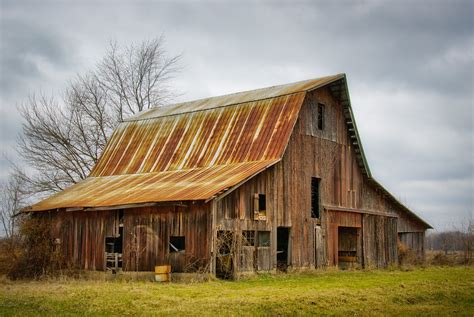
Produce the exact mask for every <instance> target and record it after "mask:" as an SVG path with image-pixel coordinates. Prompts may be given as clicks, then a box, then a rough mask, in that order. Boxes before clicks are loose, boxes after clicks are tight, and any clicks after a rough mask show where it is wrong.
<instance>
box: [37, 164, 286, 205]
mask: <svg viewBox="0 0 474 317" xmlns="http://www.w3.org/2000/svg"><path fill="white" fill-rule="evenodd" d="M276 162H278V160H268V161H258V162H245V163H238V164H230V165H219V166H213V167H203V168H194V169H188V170H173V171H166V172H158V173H145V174H123V175H112V176H102V177H88V178H87V179H85V180H84V181H82V182H80V183H78V184H75V185H73V186H71V187H69V188H67V189H66V190H64V191H62V192H59V193H57V194H55V195H53V196H51V197H50V198H48V199H45V200H43V201H41V202H39V203H38V204H36V205H34V206H32V208H31V209H30V211H40V210H51V209H57V208H90V207H96V208H97V207H110V206H122V205H128V204H140V203H150V202H160V201H184V200H205V199H209V198H212V197H213V196H214V195H215V194H217V193H220V192H222V191H224V190H225V189H227V188H229V187H231V186H233V185H235V184H237V183H239V182H241V181H243V180H246V179H248V178H250V177H252V176H253V175H255V174H257V173H259V172H260V171H262V170H264V169H265V168H267V167H269V166H271V165H273V164H275V163H276Z"/></svg>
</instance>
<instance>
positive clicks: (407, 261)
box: [397, 242, 422, 266]
mask: <svg viewBox="0 0 474 317" xmlns="http://www.w3.org/2000/svg"><path fill="white" fill-rule="evenodd" d="M397 248H398V263H399V265H400V266H407V265H419V264H421V262H422V260H421V259H420V258H419V257H418V256H417V254H416V252H415V251H414V250H412V249H410V248H409V247H407V246H406V245H405V244H403V243H401V242H399V243H398V245H397Z"/></svg>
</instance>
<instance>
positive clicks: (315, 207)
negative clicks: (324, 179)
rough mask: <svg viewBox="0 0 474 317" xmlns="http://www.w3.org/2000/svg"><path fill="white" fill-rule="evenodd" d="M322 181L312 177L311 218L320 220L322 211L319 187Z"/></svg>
mask: <svg viewBox="0 0 474 317" xmlns="http://www.w3.org/2000/svg"><path fill="white" fill-rule="evenodd" d="M320 181H321V179H319V178H317V177H311V218H319V213H320V212H319V211H320V195H319V187H320V186H319V185H320Z"/></svg>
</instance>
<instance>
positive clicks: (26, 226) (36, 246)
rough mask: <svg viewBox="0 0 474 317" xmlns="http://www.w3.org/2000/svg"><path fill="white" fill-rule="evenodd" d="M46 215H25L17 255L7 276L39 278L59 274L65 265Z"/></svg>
mask: <svg viewBox="0 0 474 317" xmlns="http://www.w3.org/2000/svg"><path fill="white" fill-rule="evenodd" d="M49 225H50V224H49V221H48V220H47V218H46V217H41V216H40V217H38V216H35V217H31V216H30V217H24V219H22V221H21V224H20V231H19V235H20V239H19V243H18V245H17V247H16V253H17V256H16V257H15V258H13V259H12V263H11V266H10V270H9V272H8V274H7V276H8V277H9V278H11V279H14V280H15V279H38V278H40V277H42V276H52V275H57V274H59V273H60V272H61V269H62V268H63V267H64V261H63V259H62V256H61V253H60V250H59V249H58V248H56V245H55V244H54V240H53V238H52V237H51V234H50V227H49Z"/></svg>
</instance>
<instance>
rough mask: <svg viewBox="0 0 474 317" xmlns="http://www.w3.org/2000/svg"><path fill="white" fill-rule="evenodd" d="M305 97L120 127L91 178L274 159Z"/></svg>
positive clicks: (287, 135)
mask: <svg viewBox="0 0 474 317" xmlns="http://www.w3.org/2000/svg"><path fill="white" fill-rule="evenodd" d="M304 96H305V93H304V92H300V93H295V94H291V95H285V96H280V97H275V98H271V99H264V100H260V101H253V102H246V103H242V104H237V105H231V106H227V107H220V108H213V109H208V110H205V111H198V112H189V113H183V114H178V115H173V116H165V117H158V118H153V119H145V120H140V121H129V122H124V123H122V124H121V125H120V126H119V128H118V129H117V130H116V131H115V133H114V135H113V136H112V138H111V139H110V141H109V144H108V145H107V147H106V149H105V151H104V153H103V154H102V157H101V158H100V160H99V162H98V163H97V165H96V166H95V167H94V169H93V171H92V173H91V176H94V177H97V176H109V175H121V174H141V173H156V172H162V171H174V170H187V169H192V168H202V167H211V166H219V165H229V164H236V163H242V162H253V161H265V160H273V159H280V158H281V156H282V155H283V152H284V149H285V147H286V145H287V144H288V140H289V137H290V134H291V132H292V130H293V126H294V124H295V122H296V119H297V118H298V113H299V110H300V108H301V104H302V103H303V99H304Z"/></svg>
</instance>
